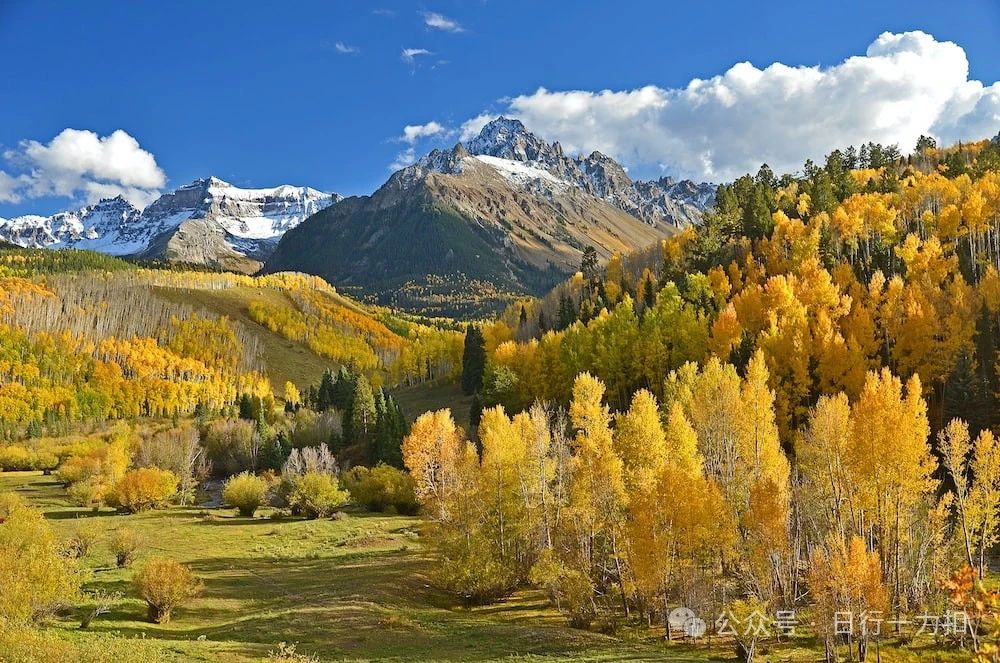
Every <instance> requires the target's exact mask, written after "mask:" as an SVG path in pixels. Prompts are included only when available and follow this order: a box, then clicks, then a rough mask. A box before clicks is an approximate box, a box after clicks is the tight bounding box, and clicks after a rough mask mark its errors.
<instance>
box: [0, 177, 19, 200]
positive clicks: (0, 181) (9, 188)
mask: <svg viewBox="0 0 1000 663" xmlns="http://www.w3.org/2000/svg"><path fill="white" fill-rule="evenodd" d="M23 185H24V182H23V180H21V179H20V178H17V177H11V176H10V175H8V174H7V173H5V172H3V171H2V170H0V203H19V202H21V199H22V198H23V196H22V195H21V194H20V192H19V189H20V188H21V187H22V186H23Z"/></svg>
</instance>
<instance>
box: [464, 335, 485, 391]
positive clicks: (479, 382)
mask: <svg viewBox="0 0 1000 663" xmlns="http://www.w3.org/2000/svg"><path fill="white" fill-rule="evenodd" d="M485 370H486V339H484V338H483V333H482V332H481V331H479V327H476V326H475V325H469V326H468V327H466V328H465V349H464V350H463V352H462V391H464V392H465V393H466V394H474V393H476V392H477V391H479V390H480V389H482V388H483V373H484V371H485Z"/></svg>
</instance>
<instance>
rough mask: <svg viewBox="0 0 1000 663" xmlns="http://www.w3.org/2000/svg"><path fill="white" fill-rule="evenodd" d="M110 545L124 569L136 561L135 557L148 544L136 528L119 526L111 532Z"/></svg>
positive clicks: (120, 566) (116, 560) (118, 563)
mask: <svg viewBox="0 0 1000 663" xmlns="http://www.w3.org/2000/svg"><path fill="white" fill-rule="evenodd" d="M108 545H109V546H110V547H111V552H112V553H113V554H114V556H115V563H116V564H117V565H118V568H119V569H123V568H125V567H126V566H129V565H130V564H132V562H134V561H135V558H136V557H138V556H139V551H140V550H142V549H143V547H144V546H145V545H146V541H145V539H144V538H143V537H142V535H141V534H139V533H138V532H136V531H135V530H134V529H132V528H130V527H119V528H118V529H116V530H115V531H114V532H112V533H111V537H110V538H109V540H108Z"/></svg>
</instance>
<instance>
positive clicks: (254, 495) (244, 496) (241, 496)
mask: <svg viewBox="0 0 1000 663" xmlns="http://www.w3.org/2000/svg"><path fill="white" fill-rule="evenodd" d="M267 491H268V485H267V480H265V479H264V478H263V477H258V476H255V475H253V474H250V473H249V472H243V473H241V474H237V475H236V476H234V477H231V478H230V479H229V480H228V481H226V486H225V488H223V489H222V501H223V502H224V503H225V505H226V506H229V507H232V508H234V509H237V510H238V511H239V512H240V515H241V516H243V517H245V518H252V517H253V514H254V513H255V512H256V511H257V509H258V508H260V506H261V505H262V504H264V502H265V500H266V499H267Z"/></svg>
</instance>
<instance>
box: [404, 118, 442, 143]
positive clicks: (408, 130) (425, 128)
mask: <svg viewBox="0 0 1000 663" xmlns="http://www.w3.org/2000/svg"><path fill="white" fill-rule="evenodd" d="M444 131H445V128H444V126H442V125H441V124H439V123H438V122H435V121H433V120H432V121H430V122H428V123H427V124H408V125H406V126H405V127H403V135H402V136H401V137H400V140H401V141H403V142H404V143H409V144H410V145H412V144H414V143H416V142H417V140H419V139H421V138H429V137H430V136H437V135H438V134H441V133H444Z"/></svg>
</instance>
